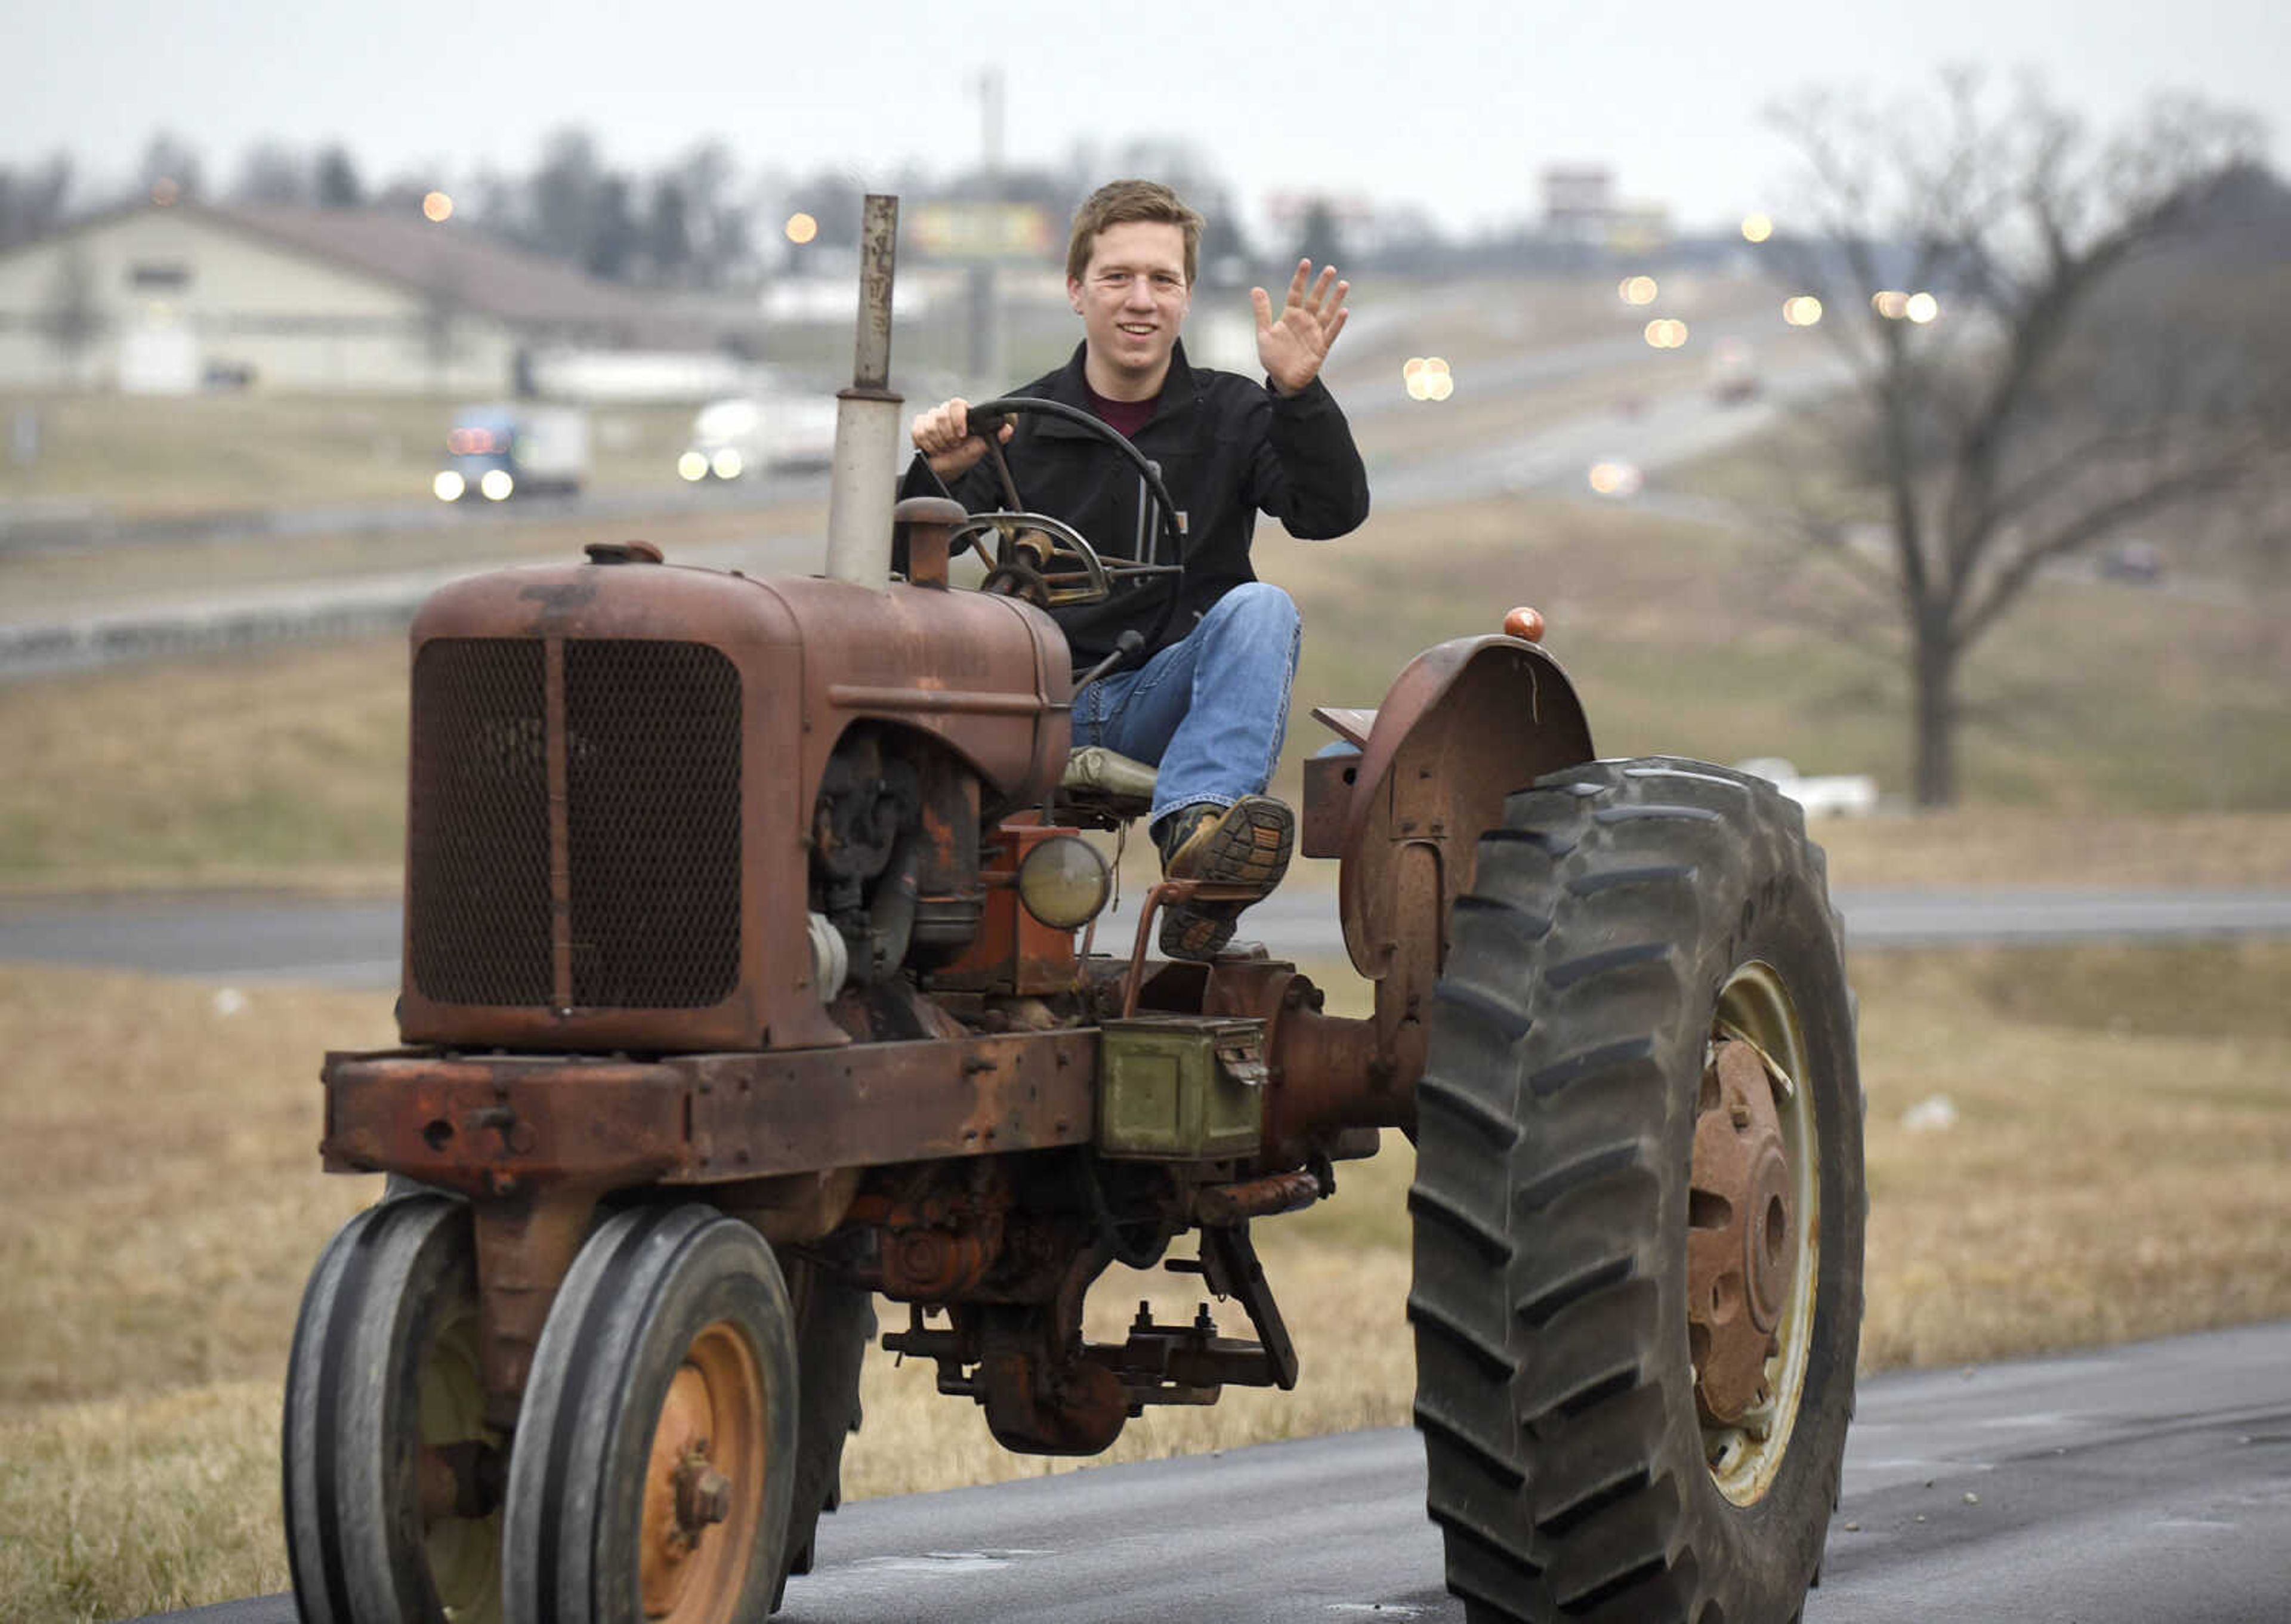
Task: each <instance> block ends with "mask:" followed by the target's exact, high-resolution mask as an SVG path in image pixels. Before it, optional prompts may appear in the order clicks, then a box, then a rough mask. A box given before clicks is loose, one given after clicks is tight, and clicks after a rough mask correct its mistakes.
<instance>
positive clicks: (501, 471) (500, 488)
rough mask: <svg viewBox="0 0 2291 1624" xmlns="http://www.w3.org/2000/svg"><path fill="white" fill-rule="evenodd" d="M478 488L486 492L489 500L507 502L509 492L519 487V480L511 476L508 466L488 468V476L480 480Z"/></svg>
mask: <svg viewBox="0 0 2291 1624" xmlns="http://www.w3.org/2000/svg"><path fill="white" fill-rule="evenodd" d="M516 488H517V481H516V480H515V479H512V478H510V472H509V470H508V469H506V468H488V469H487V470H486V477H485V478H482V479H480V480H478V489H479V490H481V491H483V492H484V493H485V494H486V501H487V502H507V501H508V500H509V494H510V492H511V491H513V490H515V489H516Z"/></svg>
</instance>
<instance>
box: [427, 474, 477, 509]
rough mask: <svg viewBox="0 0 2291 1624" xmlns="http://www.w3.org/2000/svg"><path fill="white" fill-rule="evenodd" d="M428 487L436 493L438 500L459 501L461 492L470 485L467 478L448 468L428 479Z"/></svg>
mask: <svg viewBox="0 0 2291 1624" xmlns="http://www.w3.org/2000/svg"><path fill="white" fill-rule="evenodd" d="M469 488H470V487H469V482H468V481H467V480H465V479H463V478H462V476H461V475H459V474H457V473H455V472H454V470H452V469H450V468H449V469H447V470H445V471H444V472H443V473H441V474H439V475H438V477H437V478H435V479H432V480H431V481H430V489H431V490H433V491H435V492H436V493H437V494H438V501H440V502H459V501H461V499H462V492H463V491H465V490H467V489H469Z"/></svg>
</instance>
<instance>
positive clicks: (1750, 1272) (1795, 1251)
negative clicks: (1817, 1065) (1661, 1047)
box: [1686, 961, 1821, 1506]
mask: <svg viewBox="0 0 2291 1624" xmlns="http://www.w3.org/2000/svg"><path fill="white" fill-rule="evenodd" d="M1809 1081H1810V1080H1809V1078H1808V1075H1807V1069H1806V1042H1805V1028H1804V1026H1803V1025H1802V1024H1801V1022H1800V1021H1799V1018H1798V1012H1797V1005H1796V1004H1795V1003H1794V1002H1793V1001H1792V1000H1791V998H1790V994H1789V988H1788V987H1787V986H1786V985H1784V984H1783V982H1782V979H1781V977H1780V975H1778V974H1777V973H1776V972H1775V970H1774V969H1773V967H1772V966H1770V965H1768V964H1765V963H1764V962H1761V961H1752V962H1750V963H1748V964H1745V965H1743V966H1742V967H1740V969H1737V970H1736V971H1735V972H1734V973H1733V974H1732V976H1730V977H1728V978H1727V980H1726V984H1725V985H1724V987H1722V988H1721V989H1720V991H1719V994H1718V1007H1717V1011H1716V1016H1715V1017H1714V1018H1713V1020H1712V1022H1711V1030H1710V1033H1709V1038H1708V1042H1707V1044H1706V1046H1705V1051H1704V1065H1703V1074H1702V1086H1701V1091H1700V1097H1699V1099H1698V1101H1697V1109H1696V1115H1695V1130H1694V1160H1693V1169H1692V1175H1691V1178H1690V1187H1691V1194H1690V1196H1689V1198H1688V1209H1687V1210H1688V1218H1687V1222H1688V1229H1687V1270H1686V1274H1687V1288H1686V1289H1687V1339H1688V1347H1689V1350H1690V1353H1691V1355H1692V1359H1693V1362H1694V1399H1695V1406H1696V1409H1697V1411H1698V1412H1699V1414H1700V1419H1701V1424H1702V1444H1703V1458H1704V1459H1705V1461H1706V1462H1707V1463H1708V1467H1709V1470H1710V1476H1711V1480H1712V1481H1713V1482H1714V1483H1716V1485H1717V1487H1718V1491H1719V1492H1720V1493H1722V1494H1724V1496H1725V1497H1726V1498H1727V1499H1729V1500H1732V1502H1734V1503H1735V1504H1736V1505H1739V1506H1748V1505H1752V1504H1755V1503H1756V1501H1757V1500H1759V1499H1762V1498H1764V1495H1765V1493H1766V1491H1767V1490H1768V1489H1770V1488H1771V1487H1773V1481H1774V1477H1775V1475H1776V1474H1777V1473H1778V1472H1779V1471H1780V1470H1781V1463H1782V1461H1783V1460H1784V1459H1786V1458H1787V1456H1788V1454H1789V1438H1790V1432H1791V1429H1792V1427H1793V1426H1794V1425H1795V1423H1796V1421H1797V1411H1798V1404H1799V1401H1800V1399H1801V1398H1802V1397H1803V1395H1804V1394H1805V1372H1806V1360H1807V1356H1808V1353H1809V1350H1810V1349H1811V1347H1812V1345H1813V1306H1814V1297H1815V1284H1814V1282H1815V1277H1816V1274H1817V1273H1818V1270H1819V1265H1820V1262H1821V1210H1820V1194H1821V1182H1820V1180H1819V1178H1817V1176H1816V1174H1817V1170H1818V1162H1819V1154H1818V1146H1819V1139H1818V1138H1817V1136H1816V1123H1815V1120H1814V1112H1813V1096H1812V1090H1811V1089H1810V1088H1809V1087H1808V1086H1807V1084H1808V1082H1809Z"/></svg>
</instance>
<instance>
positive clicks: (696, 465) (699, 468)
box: [676, 451, 708, 482]
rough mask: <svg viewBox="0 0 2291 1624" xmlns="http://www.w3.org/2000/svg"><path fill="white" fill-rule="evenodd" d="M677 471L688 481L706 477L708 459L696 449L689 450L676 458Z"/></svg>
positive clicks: (680, 476)
mask: <svg viewBox="0 0 2291 1624" xmlns="http://www.w3.org/2000/svg"><path fill="white" fill-rule="evenodd" d="M676 471H677V474H678V476H679V478H683V479H686V480H687V481H695V482H696V481H698V480H702V479H705V478H707V477H708V459H707V458H706V457H704V456H703V455H701V454H700V453H698V452H696V451H687V452H686V453H685V454H683V455H682V456H680V457H679V458H677V459H676Z"/></svg>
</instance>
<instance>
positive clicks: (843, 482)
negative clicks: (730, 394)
mask: <svg viewBox="0 0 2291 1624" xmlns="http://www.w3.org/2000/svg"><path fill="white" fill-rule="evenodd" d="M898 241H899V200H898V199H897V198H896V197H883V196H880V195H877V194H874V193H870V194H869V195H868V197H867V207H866V213H865V216H864V223H863V224H862V225H861V227H860V230H859V323H858V342H857V346H856V356H855V358H854V361H853V366H852V373H851V387H850V388H848V389H846V390H838V391H837V393H836V397H835V399H836V409H835V460H834V464H833V470H832V473H831V474H830V476H829V485H828V493H827V573H828V575H830V576H831V577H832V578H833V579H835V580H837V581H848V582H850V583H852V584H853V585H855V586H864V587H871V588H873V589H875V590H877V591H880V590H881V589H882V588H883V586H884V585H885V584H886V583H888V581H889V579H890V574H891V507H892V501H893V496H894V492H893V486H894V485H895V484H896V481H897V478H898V459H899V407H900V406H901V404H902V403H903V402H902V398H901V397H900V396H899V395H898V394H897V393H896V392H895V391H894V390H892V388H891V283H892V277H893V272H894V269H895V268H896V261H897V259H898Z"/></svg>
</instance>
